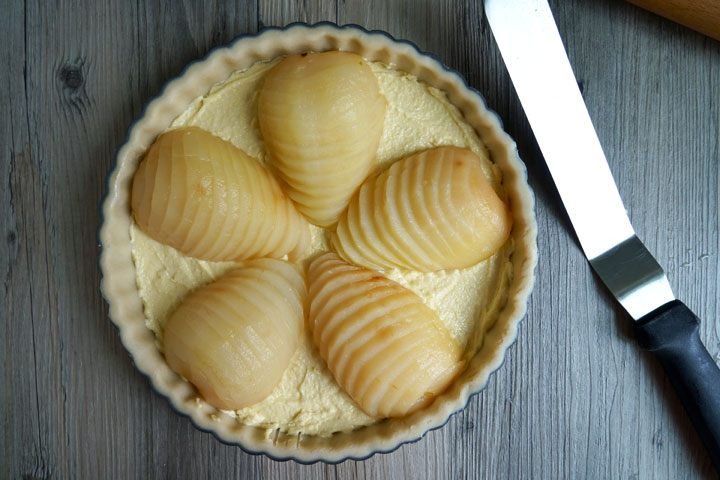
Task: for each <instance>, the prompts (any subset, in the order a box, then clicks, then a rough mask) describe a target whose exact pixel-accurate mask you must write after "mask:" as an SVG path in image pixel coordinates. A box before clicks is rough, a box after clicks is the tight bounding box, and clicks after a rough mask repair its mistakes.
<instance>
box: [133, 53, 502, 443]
mask: <svg viewBox="0 0 720 480" xmlns="http://www.w3.org/2000/svg"><path fill="white" fill-rule="evenodd" d="M275 63H276V62H275V61H274V62H263V63H258V64H256V65H254V66H253V67H251V68H250V69H248V70H246V71H244V72H237V73H235V74H233V75H232V76H231V77H230V78H229V79H228V80H227V81H225V82H223V83H221V84H219V85H217V86H215V87H213V88H212V89H211V91H210V92H209V93H208V94H206V95H204V96H202V97H198V98H197V99H195V100H194V101H193V102H192V103H191V105H190V106H189V107H188V108H187V110H186V111H185V112H184V113H183V114H182V115H180V116H179V117H178V118H177V119H176V120H175V121H174V122H173V123H172V125H171V127H170V128H176V127H181V126H190V125H193V126H197V127H200V128H203V129H205V130H208V131H210V132H212V133H214V134H215V135H218V136H220V137H222V138H224V139H225V140H228V141H230V142H232V143H234V144H235V145H236V146H237V147H239V148H241V149H242V150H244V151H245V152H247V153H248V154H250V155H252V156H254V157H256V158H258V159H260V160H261V161H263V162H265V161H266V160H267V152H266V150H265V146H264V144H263V141H262V137H261V135H260V129H259V127H258V121H257V114H256V112H257V94H258V91H259V89H260V87H261V86H262V81H263V78H264V75H265V74H266V73H267V71H268V69H270V68H271V67H272V66H273V65H274V64H275ZM371 67H372V69H373V71H374V72H375V74H376V76H377V79H378V83H379V85H380V89H381V91H382V93H383V95H384V96H385V98H386V99H387V101H388V108H387V111H386V114H385V124H384V130H383V136H382V139H381V141H380V147H379V148H378V154H377V157H378V158H377V162H378V167H377V168H378V169H382V168H384V167H386V166H387V165H389V164H390V163H392V162H394V161H396V160H399V159H400V158H402V157H405V156H407V155H409V154H411V153H413V152H416V151H419V150H424V149H427V148H430V147H435V146H441V145H455V146H460V147H465V148H469V149H471V150H472V151H474V152H475V153H476V154H478V155H479V156H480V157H481V158H482V161H483V171H484V172H485V174H486V176H487V177H488V179H489V180H490V182H491V183H492V185H493V187H494V188H495V189H496V190H497V191H498V193H499V194H500V196H501V198H505V195H504V192H503V191H502V187H501V184H500V181H501V178H500V172H499V170H498V169H497V168H496V167H495V165H494V164H492V163H491V162H490V160H489V157H488V153H487V149H486V148H485V146H484V145H483V144H482V142H481V141H480V139H479V138H478V137H477V134H476V133H475V131H474V130H473V129H472V128H471V127H470V126H469V125H468V124H467V123H465V121H464V120H463V119H462V115H461V113H460V112H459V111H458V110H457V108H455V107H454V106H453V105H452V104H450V102H449V101H448V100H447V98H446V96H445V94H444V93H442V92H441V91H439V90H437V89H435V88H433V87H429V86H428V85H425V84H423V83H422V82H419V81H418V80H417V79H416V78H415V77H414V76H412V75H409V74H406V73H403V72H399V71H396V70H393V69H391V68H389V67H387V66H385V65H383V64H380V63H372V64H371ZM311 229H312V238H313V240H312V244H311V248H310V249H309V250H308V252H307V254H306V256H305V258H304V259H302V260H301V263H302V264H303V265H305V264H306V263H307V259H308V258H310V257H314V256H315V255H316V254H317V253H319V252H325V251H329V250H330V246H329V241H328V240H329V232H328V231H326V230H323V229H321V228H318V227H311ZM131 239H132V245H133V258H134V261H135V267H136V271H137V285H138V289H139V292H140V297H141V298H142V301H143V304H144V307H145V315H146V318H147V325H148V327H149V328H150V329H151V330H152V331H153V332H155V335H156V337H157V339H158V346H161V345H162V333H163V325H164V322H165V320H166V319H167V317H168V315H169V314H170V313H171V312H172V311H173V309H174V308H175V307H176V306H177V305H178V303H179V302H180V301H181V300H182V299H183V298H184V297H185V296H186V295H187V294H188V293H189V292H190V291H192V290H194V289H196V288H198V287H200V286H202V285H205V284H207V283H209V282H211V281H213V280H215V279H217V278H218V277H220V276H221V275H222V274H223V273H225V272H226V271H227V270H228V269H230V268H233V267H236V266H238V265H239V264H237V263H234V262H206V261H202V260H197V259H194V258H190V257H187V256H184V255H183V254H181V253H179V252H178V251H176V250H175V249H173V248H171V247H169V246H166V245H163V244H160V243H158V242H156V241H154V240H153V239H151V238H149V237H148V236H147V235H145V234H144V233H143V232H142V231H141V230H140V229H139V228H138V227H137V226H136V225H135V224H133V225H132V227H131ZM512 248H513V247H512V243H511V242H508V244H506V245H505V246H504V247H503V248H502V249H501V250H500V251H499V252H497V253H496V254H495V255H493V256H492V257H491V258H490V259H488V260H486V261H483V262H481V263H479V264H477V265H474V266H472V267H469V268H466V269H461V270H450V271H444V272H436V273H418V272H408V271H400V270H391V271H388V272H385V274H386V275H387V276H388V277H389V278H391V279H393V280H395V281H397V282H399V283H400V284H402V285H404V286H406V287H407V288H409V289H411V290H412V291H414V292H415V293H416V294H418V295H419V296H420V297H421V298H422V299H423V300H424V301H425V302H426V304H427V305H428V306H429V307H430V308H432V309H434V310H435V311H436V312H437V313H438V315H439V316H440V318H441V319H442V321H443V322H444V323H445V325H446V326H447V327H448V330H449V331H450V333H451V335H452V336H453V338H455V339H456V340H457V341H458V342H459V343H460V345H461V346H463V347H464V352H465V356H466V357H470V356H472V355H473V354H474V353H475V352H477V350H478V349H479V348H480V347H481V345H482V339H483V335H484V333H485V331H486V330H487V328H489V327H490V326H491V325H492V323H494V321H495V319H496V317H497V314H498V312H499V310H500V309H501V308H502V307H503V305H504V303H505V301H506V287H507V285H508V283H509V280H510V275H511V265H510V262H509V257H510V254H511V252H512ZM229 413H231V414H232V415H235V416H236V417H237V419H238V420H239V421H241V422H243V423H245V424H248V425H254V426H259V427H264V428H267V429H268V432H272V431H274V430H276V429H279V430H281V431H283V432H287V433H290V434H296V433H303V434H315V435H329V434H332V433H333V432H338V431H347V430H352V429H355V428H358V427H361V426H364V425H369V424H371V423H373V422H375V421H376V420H374V419H372V418H371V417H369V416H367V415H366V414H365V413H363V412H362V410H360V408H359V407H358V406H357V405H356V404H355V403H354V402H353V401H352V399H350V398H349V397H348V395H347V394H346V393H345V392H344V391H343V390H342V389H341V388H340V387H339V386H338V384H337V383H336V382H335V380H334V379H333V377H332V374H331V373H330V371H329V370H328V369H327V367H326V366H325V364H324V362H323V360H322V358H321V357H320V356H319V354H318V353H317V349H315V347H314V346H313V343H312V339H311V338H310V336H309V335H308V333H307V332H306V333H305V336H304V338H303V340H302V342H301V344H300V347H299V348H298V351H297V353H296V354H295V356H294V357H293V360H292V362H291V364H290V366H289V367H288V369H287V371H286V372H285V374H284V376H283V378H282V380H281V381H280V383H279V384H278V386H277V387H276V388H275V390H274V391H273V392H272V393H271V394H270V395H269V396H268V397H267V398H265V399H264V400H263V401H261V402H259V403H257V404H255V405H252V406H250V407H246V408H243V409H241V410H238V411H236V412H229Z"/></svg>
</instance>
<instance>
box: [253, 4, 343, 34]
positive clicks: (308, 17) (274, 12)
mask: <svg viewBox="0 0 720 480" xmlns="http://www.w3.org/2000/svg"><path fill="white" fill-rule="evenodd" d="M337 4H338V0H299V1H298V0H296V1H292V0H259V1H258V27H260V28H262V27H265V26H284V25H287V24H288V23H293V22H305V23H317V22H323V21H325V22H337Z"/></svg>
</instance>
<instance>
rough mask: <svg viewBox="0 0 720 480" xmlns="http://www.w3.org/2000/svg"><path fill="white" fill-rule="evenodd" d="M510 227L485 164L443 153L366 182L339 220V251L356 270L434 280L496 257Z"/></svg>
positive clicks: (421, 156) (415, 158)
mask: <svg viewBox="0 0 720 480" xmlns="http://www.w3.org/2000/svg"><path fill="white" fill-rule="evenodd" d="M511 226H512V220H511V216H510V211H509V209H508V207H507V205H505V203H503V201H502V200H501V199H500V198H499V197H498V196H497V194H496V193H495V191H494V190H493V188H492V186H491V185H490V183H489V182H488V180H487V179H486V178H485V176H484V174H483V171H482V168H481V166H480V159H479V158H478V157H477V156H476V155H475V154H474V153H473V152H471V151H470V150H467V149H463V148H457V147H438V148H434V149H431V150H427V151H424V152H421V153H418V154H415V155H411V156H410V157H407V158H405V159H402V160H400V161H398V162H395V163H394V164H393V165H392V166H391V167H390V168H389V169H388V170H386V171H384V172H383V173H381V174H380V175H378V176H377V177H374V178H370V179H368V180H367V181H366V182H365V183H364V184H363V186H362V187H361V189H360V191H359V193H358V195H357V196H355V198H353V200H352V202H351V203H350V205H349V206H348V209H347V212H345V213H344V214H343V216H342V217H341V218H340V221H339V222H338V226H337V231H336V233H335V234H334V236H333V245H334V246H335V248H336V249H337V251H338V253H339V254H340V255H341V256H342V257H343V258H345V259H346V260H348V261H350V262H352V263H355V264H357V265H362V266H366V267H368V268H373V269H385V268H400V269H410V270H418V271H421V272H431V271H436V270H444V269H449V268H464V267H469V266H471V265H474V264H475V263H477V262H479V261H481V260H484V259H486V258H488V257H490V256H491V255H492V254H493V253H495V251H497V250H498V249H499V248H500V247H501V246H502V245H503V244H504V243H505V241H506V240H507V238H508V236H509V235H510V229H511Z"/></svg>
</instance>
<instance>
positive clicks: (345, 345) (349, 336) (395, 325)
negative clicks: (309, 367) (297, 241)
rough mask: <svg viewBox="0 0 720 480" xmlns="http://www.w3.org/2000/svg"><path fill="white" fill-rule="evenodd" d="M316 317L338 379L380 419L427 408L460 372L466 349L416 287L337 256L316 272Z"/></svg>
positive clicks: (311, 281)
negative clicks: (463, 350)
mask: <svg viewBox="0 0 720 480" xmlns="http://www.w3.org/2000/svg"><path fill="white" fill-rule="evenodd" d="M308 285H309V293H308V294H309V301H310V313H309V317H308V322H309V324H310V328H311V330H312V332H313V338H314V341H315V344H316V345H317V347H318V350H319V351H320V354H321V356H322V357H323V358H324V359H325V361H326V362H327V365H328V367H329V368H330V371H331V372H332V374H333V375H334V377H335V379H336V380H337V382H338V383H339V384H340V385H341V386H342V387H343V389H344V390H345V391H346V392H347V393H348V394H349V395H350V397H352V398H353V399H354V400H355V401H356V402H357V403H358V405H360V407H361V408H362V409H363V410H364V411H365V412H366V413H367V414H368V415H370V416H373V417H375V418H384V417H401V416H404V415H407V414H409V413H412V412H413V411H415V410H418V409H420V408H423V407H425V406H427V405H428V404H429V403H430V402H431V401H432V400H433V398H434V397H435V396H437V395H439V394H440V393H442V392H443V391H444V390H445V388H446V387H447V386H448V385H449V384H450V383H451V382H452V380H453V379H454V378H455V376H456V375H457V374H458V373H459V372H460V370H461V368H462V366H463V362H462V360H461V353H462V352H461V349H460V347H459V345H458V344H457V342H456V341H455V340H454V339H453V338H452V337H451V336H450V334H449V333H448V331H447V329H446V328H445V326H444V325H443V324H442V322H441V321H440V319H439V318H438V317H437V315H436V314H435V312H433V311H432V310H431V309H430V308H428V307H427V306H426V305H425V304H424V303H423V302H422V300H421V299H420V297H418V296H417V295H415V294H414V293H413V292H411V291H410V290H408V289H406V288H404V287H403V286H401V285H399V284H398V283H395V282H393V281H391V280H389V279H387V278H385V277H383V276H382V275H380V274H378V273H376V272H373V271H370V270H367V269H364V268H360V267H356V266H353V265H350V264H348V263H346V262H345V261H343V260H342V259H340V258H339V257H338V256H337V255H335V254H332V253H329V254H325V255H323V256H321V257H318V258H317V259H315V260H314V261H313V262H312V263H311V264H310V267H309V270H308Z"/></svg>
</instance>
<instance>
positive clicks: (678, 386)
mask: <svg viewBox="0 0 720 480" xmlns="http://www.w3.org/2000/svg"><path fill="white" fill-rule="evenodd" d="M699 327H700V320H698V318H697V317H696V316H695V314H694V313H693V312H692V311H690V309H689V308H688V307H686V306H685V304H684V303H682V302H680V301H678V300H675V301H672V302H670V303H667V304H665V305H663V306H662V307H660V308H658V309H657V310H655V311H653V312H650V313H649V314H647V315H645V316H644V317H643V318H641V319H640V320H639V321H638V322H637V323H636V324H635V336H636V338H637V341H638V343H639V344H640V346H641V347H643V348H644V349H645V350H649V351H651V352H653V353H654V354H655V356H656V357H657V358H658V360H660V363H661V364H662V366H663V368H664V369H665V373H666V374H667V376H668V378H669V379H670V383H672V385H673V387H675V392H677V395H678V397H679V398H680V402H682V404H683V406H684V407H685V411H686V412H687V414H688V416H689V417H690V420H691V421H692V423H693V425H694V426H695V430H697V432H698V434H699V435H700V438H701V439H702V441H703V443H704V444H705V447H706V448H707V451H708V453H709V454H710V459H711V460H712V462H713V464H714V465H715V468H716V469H717V471H718V472H719V473H720V368H718V366H717V365H716V364H715V361H714V360H713V359H712V357H711V356H710V354H709V353H708V351H707V349H706V348H705V345H703V344H702V342H701V341H700V337H699V336H698V328H699Z"/></svg>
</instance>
